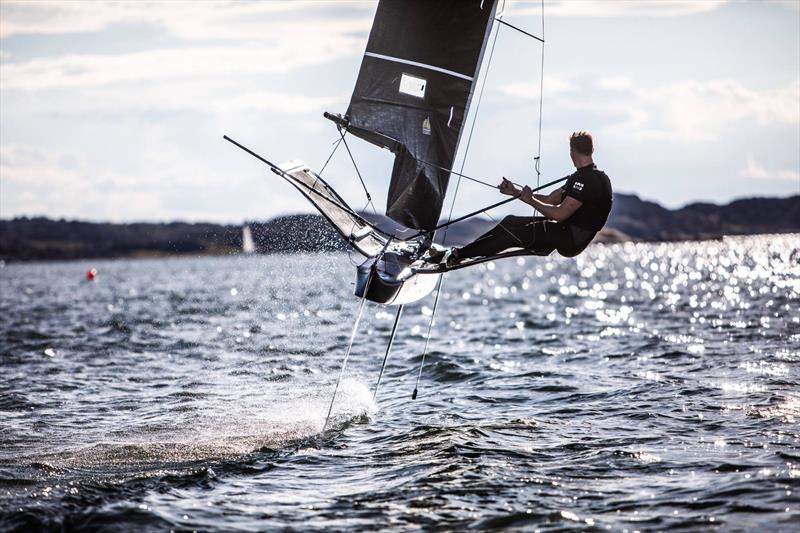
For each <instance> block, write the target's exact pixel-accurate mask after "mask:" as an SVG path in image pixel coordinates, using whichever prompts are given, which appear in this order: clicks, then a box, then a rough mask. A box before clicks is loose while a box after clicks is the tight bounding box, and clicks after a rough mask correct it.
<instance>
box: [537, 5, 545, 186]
mask: <svg viewBox="0 0 800 533" xmlns="http://www.w3.org/2000/svg"><path fill="white" fill-rule="evenodd" d="M540 68H541V70H540V71H539V146H538V147H537V150H536V152H537V153H536V186H537V187H538V186H539V179H540V177H541V172H540V171H539V163H541V160H542V101H543V100H544V0H542V61H541V67H540Z"/></svg>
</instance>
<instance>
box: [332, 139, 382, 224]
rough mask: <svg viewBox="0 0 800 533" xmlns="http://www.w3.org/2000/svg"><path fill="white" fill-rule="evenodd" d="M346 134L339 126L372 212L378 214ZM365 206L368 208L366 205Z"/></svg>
mask: <svg viewBox="0 0 800 533" xmlns="http://www.w3.org/2000/svg"><path fill="white" fill-rule="evenodd" d="M344 134H345V132H343V131H342V130H341V128H339V135H341V137H342V142H343V143H344V147H345V148H347V155H349V156H350V161H352V162H353V168H355V169H356V174H357V175H358V180H359V181H360V182H361V186H362V187H364V194H366V195H367V205H371V206H372V212H373V213H375V214H376V215H377V214H378V210H377V209H375V204H373V203H372V196H371V195H370V194H369V191H368V190H367V184H366V183H364V178H363V177H362V176H361V171H360V170H359V169H358V165H357V164H356V160H355V158H354V157H353V152H351V151H350V146H349V145H348V144H347V140H346V139H345V138H344ZM364 207H365V208H366V206H364Z"/></svg>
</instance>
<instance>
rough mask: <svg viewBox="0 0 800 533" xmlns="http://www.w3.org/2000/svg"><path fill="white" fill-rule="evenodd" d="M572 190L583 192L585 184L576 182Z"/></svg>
mask: <svg viewBox="0 0 800 533" xmlns="http://www.w3.org/2000/svg"><path fill="white" fill-rule="evenodd" d="M572 188H573V189H575V190H577V191H582V190H583V183H581V182H580V181H576V182H575V184H574V185H573V186H572Z"/></svg>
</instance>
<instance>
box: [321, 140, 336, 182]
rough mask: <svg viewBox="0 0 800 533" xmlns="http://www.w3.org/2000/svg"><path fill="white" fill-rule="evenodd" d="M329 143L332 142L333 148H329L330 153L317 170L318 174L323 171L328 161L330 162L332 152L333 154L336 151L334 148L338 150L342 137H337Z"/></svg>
mask: <svg viewBox="0 0 800 533" xmlns="http://www.w3.org/2000/svg"><path fill="white" fill-rule="evenodd" d="M331 144H333V150H331V153H330V155H329V156H328V159H326V160H325V164H324V165H322V168H321V169H320V171H319V172H318V174H319V175H320V176H322V173H323V172H325V168H326V167H327V166H328V163H330V162H331V159H333V154H335V153H336V150H338V149H339V145H341V144H342V138H341V137H339V138H338V139H336V140H335V141H334V142H333V143H331Z"/></svg>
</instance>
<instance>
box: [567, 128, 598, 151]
mask: <svg viewBox="0 0 800 533" xmlns="http://www.w3.org/2000/svg"><path fill="white" fill-rule="evenodd" d="M569 147H570V148H572V149H573V150H575V151H576V152H578V153H579V154H581V155H592V152H594V142H593V141H592V134H591V133H589V132H588V131H575V132H573V133H572V135H570V136H569Z"/></svg>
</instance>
